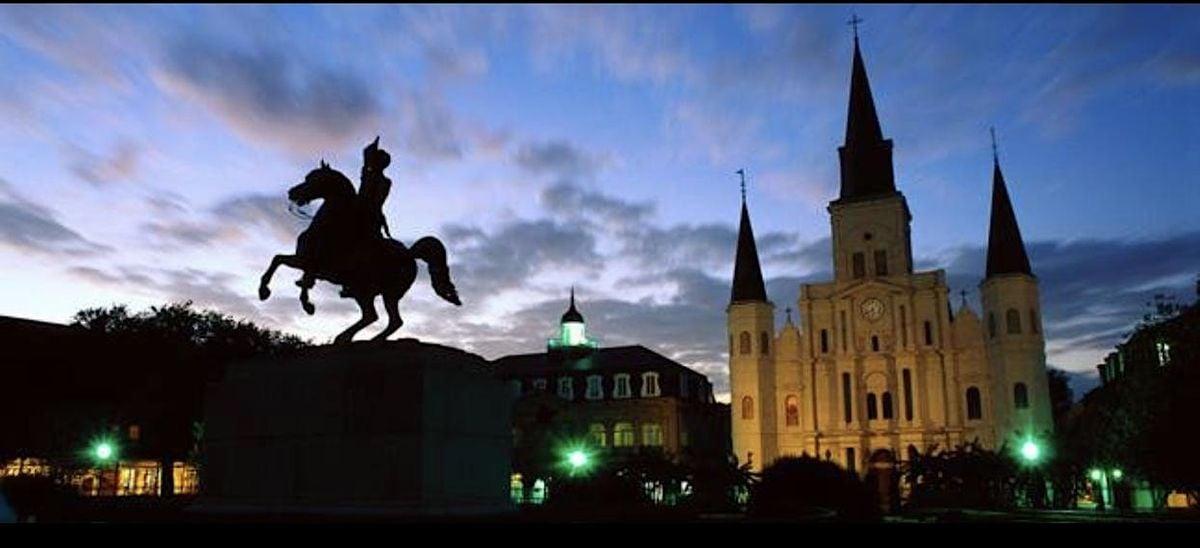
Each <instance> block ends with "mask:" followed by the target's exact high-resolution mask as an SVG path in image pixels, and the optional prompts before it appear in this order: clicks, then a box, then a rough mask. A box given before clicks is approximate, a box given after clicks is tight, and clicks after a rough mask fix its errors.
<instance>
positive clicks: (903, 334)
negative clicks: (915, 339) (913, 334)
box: [900, 305, 908, 348]
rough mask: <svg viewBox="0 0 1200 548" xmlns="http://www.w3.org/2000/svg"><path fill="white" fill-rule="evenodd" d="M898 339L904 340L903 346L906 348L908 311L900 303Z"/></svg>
mask: <svg viewBox="0 0 1200 548" xmlns="http://www.w3.org/2000/svg"><path fill="white" fill-rule="evenodd" d="M900 340H902V341H904V348H908V311H907V310H905V309H904V305H900Z"/></svg>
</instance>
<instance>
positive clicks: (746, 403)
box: [742, 396, 754, 420]
mask: <svg viewBox="0 0 1200 548" xmlns="http://www.w3.org/2000/svg"><path fill="white" fill-rule="evenodd" d="M753 418H754V398H751V397H750V396H744V397H743V398H742V419H744V420H750V419H753Z"/></svg>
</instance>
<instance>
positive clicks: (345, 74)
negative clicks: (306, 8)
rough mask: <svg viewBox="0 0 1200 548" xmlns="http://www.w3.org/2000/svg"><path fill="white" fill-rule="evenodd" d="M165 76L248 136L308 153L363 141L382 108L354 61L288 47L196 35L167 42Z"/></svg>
mask: <svg viewBox="0 0 1200 548" xmlns="http://www.w3.org/2000/svg"><path fill="white" fill-rule="evenodd" d="M157 80H158V82H159V83H160V85H161V86H162V87H163V88H165V89H166V90H168V91H170V92H172V93H174V94H176V95H178V96H180V97H183V98H185V99H188V100H191V101H193V102H195V103H197V104H199V105H201V106H203V107H205V108H207V109H209V110H210V111H212V112H213V113H214V114H216V115H217V116H218V117H219V118H220V119H222V120H223V121H224V122H225V123H226V124H227V125H228V126H229V127H230V128H232V129H233V130H234V131H235V132H237V133H238V134H239V135H241V136H242V137H244V138H246V139H247V140H248V141H250V142H254V143H258V142H265V143H270V144H273V145H276V146H278V147H281V148H283V149H285V150H287V151H290V152H293V153H297V154H304V155H311V154H313V153H319V152H320V151H325V150H330V149H337V148H339V147H341V146H344V145H347V144H349V143H356V142H357V141H358V140H361V137H362V133H363V130H364V129H366V128H367V127H368V126H369V125H370V121H371V120H372V119H373V118H374V117H376V116H377V115H378V114H379V112H380V109H381V107H380V104H379V100H378V98H377V97H376V96H375V94H374V93H373V92H372V86H370V85H369V84H368V82H367V81H366V80H365V79H364V78H362V77H361V76H360V75H358V74H357V73H355V72H353V71H351V70H349V69H346V68H334V67H322V66H320V65H318V64H315V63H311V62H308V60H301V59H298V58H297V57H296V56H295V55H291V54H288V53H287V52H286V51H285V50H284V49H282V48H274V47H269V46H261V47H259V48H258V49H255V50H246V51H243V50H239V49H236V48H234V47H232V46H226V45H222V44H218V43H213V42H209V41H206V40H202V39H198V38H196V37H194V36H193V37H191V38H185V39H181V40H178V41H176V42H175V43H173V44H172V45H171V46H169V47H168V48H167V51H166V55H165V59H164V61H163V64H162V66H161V67H159V71H158V74H157Z"/></svg>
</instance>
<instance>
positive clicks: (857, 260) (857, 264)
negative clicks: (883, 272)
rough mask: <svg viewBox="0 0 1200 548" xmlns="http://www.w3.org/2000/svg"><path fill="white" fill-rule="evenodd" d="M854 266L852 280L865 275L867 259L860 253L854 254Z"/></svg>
mask: <svg viewBox="0 0 1200 548" xmlns="http://www.w3.org/2000/svg"><path fill="white" fill-rule="evenodd" d="M852 262H853V266H854V279H856V280H857V279H858V278H862V277H863V276H866V275H867V259H866V257H865V256H864V255H863V254H862V253H855V254H854V256H853V257H852Z"/></svg>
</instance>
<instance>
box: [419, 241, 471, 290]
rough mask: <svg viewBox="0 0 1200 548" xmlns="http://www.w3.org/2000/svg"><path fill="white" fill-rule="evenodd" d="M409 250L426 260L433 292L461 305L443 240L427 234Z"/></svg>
mask: <svg viewBox="0 0 1200 548" xmlns="http://www.w3.org/2000/svg"><path fill="white" fill-rule="evenodd" d="M409 252H410V253H412V254H413V257H416V258H418V259H421V260H422V261H425V265H426V266H427V267H428V268H429V281H430V283H432V284H433V292H434V293H437V294H438V296H439V297H441V298H443V299H445V300H446V301H447V302H451V303H454V304H455V305H457V306H461V305H462V301H459V300H458V290H457V289H455V288H454V282H451V281H450V267H449V266H447V265H446V247H445V246H443V245H442V242H441V241H440V240H438V239H437V238H434V237H433V236H426V237H424V238H421V239H420V240H417V241H416V242H415V243H413V245H412V247H411V248H409Z"/></svg>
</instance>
